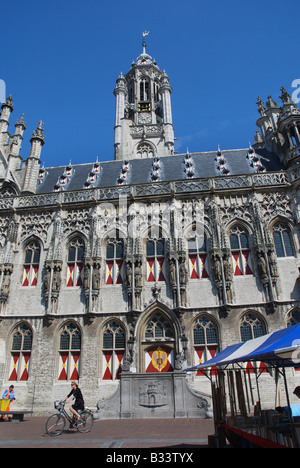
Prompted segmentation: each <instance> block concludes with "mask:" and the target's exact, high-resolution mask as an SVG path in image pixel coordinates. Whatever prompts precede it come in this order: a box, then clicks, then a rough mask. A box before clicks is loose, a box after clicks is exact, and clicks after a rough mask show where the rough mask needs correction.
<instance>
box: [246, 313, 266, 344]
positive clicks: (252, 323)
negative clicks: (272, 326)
mask: <svg viewBox="0 0 300 468" xmlns="http://www.w3.org/2000/svg"><path fill="white" fill-rule="evenodd" d="M240 332H241V340H242V341H243V342H245V341H248V340H252V339H254V338H258V337H260V336H263V335H265V334H266V329H265V326H264V324H263V322H262V320H260V319H259V318H258V317H257V316H256V315H255V314H252V313H248V314H246V315H244V316H243V318H242V321H241V326H240Z"/></svg>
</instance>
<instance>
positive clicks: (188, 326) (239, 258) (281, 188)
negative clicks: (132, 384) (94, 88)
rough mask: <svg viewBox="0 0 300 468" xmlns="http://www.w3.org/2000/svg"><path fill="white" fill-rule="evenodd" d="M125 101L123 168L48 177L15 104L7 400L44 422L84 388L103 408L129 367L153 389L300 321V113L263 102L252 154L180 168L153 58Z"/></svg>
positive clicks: (4, 199)
mask: <svg viewBox="0 0 300 468" xmlns="http://www.w3.org/2000/svg"><path fill="white" fill-rule="evenodd" d="M141 93H143V94H141ZM115 95H116V123H115V151H116V153H115V161H111V162H104V163H102V162H101V163H100V162H98V161H96V162H94V163H90V164H82V165H74V166H72V165H71V164H69V165H66V166H65V167H56V168H53V167H52V168H51V167H49V168H45V167H41V166H40V154H41V149H42V146H43V144H44V131H43V127H42V122H40V123H39V124H38V127H37V129H36V131H35V132H34V133H33V135H32V138H31V145H32V149H31V152H30V155H29V157H28V158H27V160H25V161H24V162H23V165H22V166H21V157H20V149H21V141H22V138H23V132H24V130H25V129H26V124H25V123H24V117H23V116H22V117H21V119H20V121H17V123H16V130H15V133H14V135H12V134H10V133H9V132H8V126H9V119H10V115H11V112H12V111H13V101H12V98H11V97H9V98H7V101H6V103H4V104H3V105H2V115H1V119H0V178H1V183H2V185H1V189H0V192H1V198H0V264H1V265H0V266H1V268H0V270H1V274H0V291H1V293H0V387H1V389H2V390H4V388H5V387H7V386H8V385H9V384H11V383H13V384H14V385H15V391H16V395H17V402H16V405H17V404H18V405H19V407H26V408H31V407H33V408H34V411H35V412H36V414H39V413H41V414H42V413H46V412H49V411H51V410H52V407H53V401H54V400H55V399H59V398H62V397H65V395H66V394H67V393H68V392H69V388H70V381H71V380H73V379H74V380H79V383H80V387H81V388H82V390H83V393H84V396H85V400H86V403H87V404H88V405H89V406H91V407H96V404H97V402H98V401H99V400H100V401H101V400H102V399H107V401H110V400H109V398H113V395H114V394H115V392H118V386H119V377H120V372H121V370H122V371H123V374H122V379H125V380H126V378H127V377H128V379H129V380H130V378H131V379H133V378H134V377H132V375H133V376H134V375H135V374H147V377H148V374H153V376H154V377H153V378H154V380H155V376H156V375H162V374H163V373H168V372H170V374H172V373H173V372H174V371H175V370H177V371H180V370H181V369H182V368H184V367H190V366H192V365H195V364H197V363H198V362H200V361H201V360H202V361H203V360H207V359H209V358H210V357H211V356H213V355H215V353H217V352H219V351H220V350H221V349H224V348H225V347H226V346H228V345H230V344H232V343H235V342H240V341H241V340H246V339H249V338H253V337H255V336H259V335H260V334H264V333H270V332H273V331H276V330H278V329H280V328H283V327H286V326H288V325H291V324H292V323H295V322H298V321H299V319H300V318H299V317H300V315H299V312H300V288H299V285H300V282H299V267H300V259H299V220H300V217H299V203H298V201H299V181H300V173H299V166H298V164H299V160H300V139H299V129H300V113H299V110H298V108H297V107H296V105H295V104H294V103H292V102H291V100H290V97H289V95H288V94H287V93H286V91H285V90H284V89H282V94H281V99H282V103H283V105H282V107H279V106H278V105H277V104H276V103H275V102H274V101H273V100H272V98H270V97H269V98H268V101H267V104H266V106H265V105H264V104H263V102H262V100H261V99H260V98H259V100H258V110H259V115H260V117H259V119H258V121H257V125H258V127H259V129H260V131H259V130H257V134H256V136H255V140H254V144H253V146H252V147H251V146H250V148H245V149H242V150H228V151H221V150H220V149H218V150H216V151H215V152H209V153H194V154H190V153H188V152H187V153H186V154H181V155H174V151H173V145H174V135H173V125H172V113H171V101H170V96H171V88H170V84H169V79H168V77H167V75H166V74H165V73H164V72H161V71H160V70H159V68H158V66H157V64H156V63H155V62H154V60H153V59H152V58H151V57H150V56H149V55H148V54H146V51H145V48H144V50H143V54H141V55H140V56H139V57H138V59H137V62H136V63H135V64H133V65H132V68H131V70H130V72H129V73H128V74H127V75H126V76H125V77H124V76H122V75H121V76H120V77H119V78H118V80H117V87H116V89H115ZM289 374H290V379H291V382H292V384H293V383H294V382H295V381H296V379H297V377H298V374H297V371H295V370H291V371H290V373H289ZM130 376H131V377H130ZM263 377H264V376H262V378H263ZM137 378H138V376H137ZM188 379H189V381H190V384H191V385H192V386H193V387H194V388H196V389H197V390H198V391H200V392H201V391H202V392H204V394H206V393H209V381H208V379H207V378H206V377H205V376H203V375H195V374H194V375H193V376H189V377H188ZM298 379H299V377H298ZM125 380H124V381H125ZM155 385H159V384H155ZM141 398H142V397H141ZM270 399H271V401H272V402H273V396H271V397H270ZM272 404H273V403H272ZM196 406H197V405H196ZM112 411H113V409H112ZM130 411H132V410H131V409H130Z"/></svg>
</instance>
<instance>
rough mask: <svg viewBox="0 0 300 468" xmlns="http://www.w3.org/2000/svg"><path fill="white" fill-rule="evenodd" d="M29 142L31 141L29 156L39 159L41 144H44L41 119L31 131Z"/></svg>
mask: <svg viewBox="0 0 300 468" xmlns="http://www.w3.org/2000/svg"><path fill="white" fill-rule="evenodd" d="M30 143H31V150H30V156H29V157H30V158H37V159H40V155H41V150H42V146H43V145H44V144H45V136H44V129H43V122H42V121H41V120H40V121H39V123H38V126H37V129H36V130H34V131H33V133H32V137H31V139H30Z"/></svg>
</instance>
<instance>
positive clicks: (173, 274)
mask: <svg viewBox="0 0 300 468" xmlns="http://www.w3.org/2000/svg"><path fill="white" fill-rule="evenodd" d="M169 268H170V285H171V286H172V287H175V286H176V266H175V260H174V259H171V260H170V264H169Z"/></svg>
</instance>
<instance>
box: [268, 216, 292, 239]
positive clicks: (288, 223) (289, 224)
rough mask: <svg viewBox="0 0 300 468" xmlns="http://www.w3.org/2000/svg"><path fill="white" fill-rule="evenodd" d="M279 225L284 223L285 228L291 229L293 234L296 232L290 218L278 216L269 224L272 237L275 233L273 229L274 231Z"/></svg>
mask: <svg viewBox="0 0 300 468" xmlns="http://www.w3.org/2000/svg"><path fill="white" fill-rule="evenodd" d="M277 223H282V224H284V225H285V226H287V227H288V228H289V230H290V231H291V233H293V230H294V224H293V223H292V222H291V220H290V219H289V218H287V217H286V216H283V215H276V216H274V218H272V219H271V220H270V222H269V226H268V229H269V232H270V234H271V235H272V233H273V229H274V226H275V225H276V224H277Z"/></svg>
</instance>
